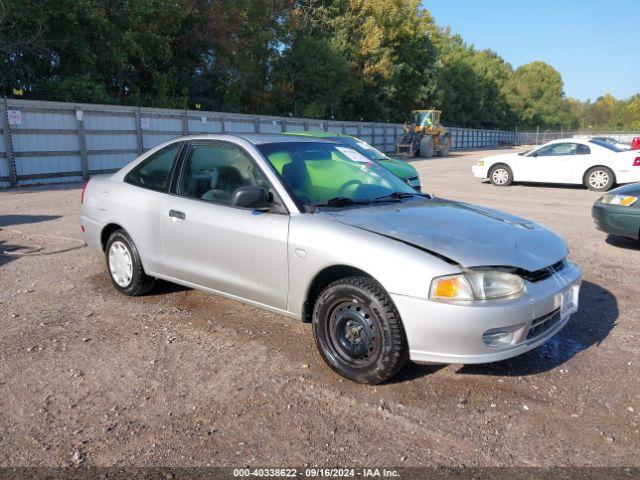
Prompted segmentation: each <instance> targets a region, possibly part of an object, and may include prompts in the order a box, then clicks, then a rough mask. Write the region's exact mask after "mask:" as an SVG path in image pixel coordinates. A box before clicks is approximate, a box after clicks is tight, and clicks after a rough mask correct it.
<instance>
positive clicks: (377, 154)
mask: <svg viewBox="0 0 640 480" xmlns="http://www.w3.org/2000/svg"><path fill="white" fill-rule="evenodd" d="M337 141H338V142H341V143H344V144H345V145H349V146H350V147H353V149H354V150H357V151H358V152H360V153H361V154H362V155H364V156H365V157H367V158H368V159H369V160H376V161H378V160H386V158H387V156H386V155H385V154H384V153H382V152H381V151H380V150H378V149H377V148H375V147H372V146H371V145H369V144H368V143H366V142H363V141H362V140H359V139H357V138H354V137H338V140H337Z"/></svg>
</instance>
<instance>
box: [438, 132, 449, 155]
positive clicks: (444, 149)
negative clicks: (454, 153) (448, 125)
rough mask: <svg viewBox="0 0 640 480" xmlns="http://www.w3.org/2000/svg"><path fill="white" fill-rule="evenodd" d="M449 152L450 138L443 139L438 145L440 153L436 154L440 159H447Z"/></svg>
mask: <svg viewBox="0 0 640 480" xmlns="http://www.w3.org/2000/svg"><path fill="white" fill-rule="evenodd" d="M450 151H451V137H444V138H443V139H442V143H441V145H440V152H438V153H440V156H441V157H448V156H449V152H450Z"/></svg>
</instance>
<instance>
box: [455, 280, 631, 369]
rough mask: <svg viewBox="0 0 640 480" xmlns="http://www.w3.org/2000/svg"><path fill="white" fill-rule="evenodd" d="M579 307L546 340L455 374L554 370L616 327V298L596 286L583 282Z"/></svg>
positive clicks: (597, 343)
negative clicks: (522, 350) (531, 347)
mask: <svg viewBox="0 0 640 480" xmlns="http://www.w3.org/2000/svg"><path fill="white" fill-rule="evenodd" d="M579 305H580V307H579V310H578V313H576V314H574V315H573V317H572V318H571V320H569V323H568V324H567V325H566V326H565V327H564V328H563V329H562V330H560V332H558V333H557V334H556V335H555V336H554V337H552V338H550V339H549V340H548V341H547V342H546V343H544V344H542V345H540V346H539V347H538V348H536V349H534V350H531V351H530V352H528V353H525V354H523V355H520V356H518V357H514V358H512V359H509V360H504V361H502V362H496V363H486V364H480V365H465V366H463V367H462V368H461V369H460V370H458V372H457V373H459V374H471V375H499V376H525V375H534V374H537V373H542V372H546V371H549V370H553V369H554V368H556V367H557V366H559V365H562V364H563V363H565V362H567V361H569V360H571V359H572V358H573V357H574V356H576V355H577V354H578V353H580V352H582V351H584V350H586V349H588V348H590V347H593V346H597V345H599V344H600V342H602V341H603V340H604V339H605V338H606V337H607V336H608V335H609V332H611V330H612V329H613V328H614V327H615V325H616V320H617V319H618V314H619V312H618V302H617V300H616V297H615V296H614V295H613V294H612V293H611V292H610V291H609V290H606V289H604V288H602V287H600V286H599V285H596V284H595V283H591V282H583V283H582V289H581V291H580V303H579Z"/></svg>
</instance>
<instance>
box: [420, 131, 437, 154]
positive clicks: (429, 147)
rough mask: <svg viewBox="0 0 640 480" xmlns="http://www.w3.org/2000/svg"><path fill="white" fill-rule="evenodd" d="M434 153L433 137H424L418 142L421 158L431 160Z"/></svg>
mask: <svg viewBox="0 0 640 480" xmlns="http://www.w3.org/2000/svg"><path fill="white" fill-rule="evenodd" d="M434 152H435V144H434V142H433V137H431V136H430V135H425V136H424V137H422V140H420V156H421V157H423V158H431V157H433V153H434Z"/></svg>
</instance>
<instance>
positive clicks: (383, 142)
mask: <svg viewBox="0 0 640 480" xmlns="http://www.w3.org/2000/svg"><path fill="white" fill-rule="evenodd" d="M382 135H383V137H384V140H383V141H382V153H387V152H388V150H387V124H386V123H383V124H382Z"/></svg>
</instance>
